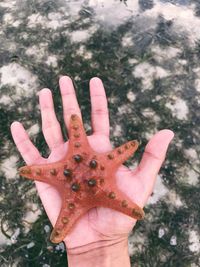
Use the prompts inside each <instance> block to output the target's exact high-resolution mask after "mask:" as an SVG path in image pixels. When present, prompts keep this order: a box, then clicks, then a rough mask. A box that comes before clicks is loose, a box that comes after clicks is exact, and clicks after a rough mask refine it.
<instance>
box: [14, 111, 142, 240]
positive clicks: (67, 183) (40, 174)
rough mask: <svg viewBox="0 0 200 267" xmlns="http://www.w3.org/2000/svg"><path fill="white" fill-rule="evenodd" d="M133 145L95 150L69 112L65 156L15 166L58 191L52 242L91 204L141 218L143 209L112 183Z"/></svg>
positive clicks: (134, 142)
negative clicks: (59, 208) (67, 142)
mask: <svg viewBox="0 0 200 267" xmlns="http://www.w3.org/2000/svg"><path fill="white" fill-rule="evenodd" d="M137 148H138V142H137V141H135V140H134V141H130V142H127V143H126V144H124V145H122V146H120V147H118V148H115V149H114V150H112V151H111V152H109V153H101V154H100V153H97V152H95V151H94V150H93V149H92V148H91V147H90V145H89V143H88V140H87V135H86V133H85V130H84V127H83V124H82V121H81V119H80V118H79V117H78V116H77V115H75V114H73V115H72V116H71V118H70V126H69V147H68V151H67V154H66V156H65V157H64V158H63V159H62V160H60V161H57V162H55V163H49V164H44V165H31V166H24V167H21V168H20V169H19V173H20V175H22V176H25V177H26V178H28V179H32V180H37V181H41V182H45V183H48V184H51V185H53V186H55V187H56V188H57V189H58V190H59V192H61V194H62V207H61V211H60V214H59V216H58V219H57V222H56V224H55V226H54V229H53V232H52V234H51V237H50V239H51V241H52V242H53V243H59V242H61V241H62V240H63V239H64V238H65V236H66V235H67V234H68V233H69V231H70V230H71V229H72V227H73V225H74V224H75V223H76V221H77V220H78V219H79V218H80V217H81V216H82V215H83V214H85V213H86V212H87V211H88V210H90V209H91V208H94V207H107V208H111V209H114V210H117V211H120V212H122V213H124V214H126V215H128V216H131V217H133V218H135V219H138V220H141V219H143V217H144V212H143V210H142V209H141V208H140V207H139V206H138V205H137V204H135V203H134V202H133V201H132V200H131V199H130V198H128V197H127V196H126V195H125V194H124V193H123V192H121V191H120V190H119V189H118V187H117V185H116V182H115V180H116V178H115V173H116V171H117V168H118V167H119V166H120V165H121V164H122V163H123V162H124V161H126V160H127V159H128V158H129V157H130V156H131V155H132V154H133V153H134V152H135V151H136V150H137Z"/></svg>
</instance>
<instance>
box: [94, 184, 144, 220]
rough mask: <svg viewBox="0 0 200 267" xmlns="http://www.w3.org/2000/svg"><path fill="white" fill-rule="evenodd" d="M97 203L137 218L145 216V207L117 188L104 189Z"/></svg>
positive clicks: (140, 218)
mask: <svg viewBox="0 0 200 267" xmlns="http://www.w3.org/2000/svg"><path fill="white" fill-rule="evenodd" d="M96 203H97V205H98V206H101V207H106V208H111V209H114V210H117V211H120V212H122V213H124V214H126V215H128V216H130V217H132V218H134V219H137V220H142V219H143V218H144V211H143V209H142V208H140V207H139V206H138V205H137V204H136V203H134V202H133V201H132V200H131V199H130V198H129V197H127V196H126V195H125V194H124V193H123V192H121V191H119V190H117V189H116V188H113V190H110V191H102V192H101V196H100V197H98V200H97V202H96Z"/></svg>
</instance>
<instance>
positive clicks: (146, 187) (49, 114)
mask: <svg viewBox="0 0 200 267" xmlns="http://www.w3.org/2000/svg"><path fill="white" fill-rule="evenodd" d="M59 84H60V91H61V96H62V103H63V116H64V121H65V125H66V127H67V128H68V126H69V119H70V116H71V114H78V115H79V116H81V112H80V108H79V105H78V103H77V99H76V95H75V91H74V87H73V83H72V81H71V79H70V78H69V77H68V76H62V77H61V78H60V80H59ZM90 95H91V106H92V110H91V112H92V128H93V134H92V135H91V136H88V141H89V143H90V145H91V147H92V148H93V149H94V150H95V151H97V152H100V153H101V152H108V151H110V150H112V146H111V143H110V140H109V116H108V107H107V100H106V95H105V90H104V87H103V84H102V82H101V80H100V79H99V78H92V79H91V80H90ZM39 102H40V108H41V116H42V130H43V134H44V138H45V140H46V142H47V144H48V146H49V148H50V151H51V153H50V155H49V157H48V158H47V159H46V158H43V157H42V156H41V155H40V153H39V151H38V150H37V148H36V147H35V146H34V145H33V144H32V142H31V141H30V139H29V137H28V134H27V133H26V131H25V129H24V128H23V126H22V124H21V123H19V122H13V123H12V124H11V133H12V136H13V139H14V141H15V144H16V146H17V148H18V150H19V152H20V153H21V155H22V157H23V159H24V160H25V162H26V163H27V164H28V165H31V164H45V163H52V162H56V161H58V160H60V159H62V158H63V157H64V155H65V154H66V152H67V149H68V142H66V141H64V140H63V136H62V133H61V127H60V124H59V123H58V121H57V118H56V115H55V111H54V105H53V98H52V94H51V91H50V90H49V89H47V88H44V89H42V90H41V91H40V92H39ZM172 138H173V132H172V131H170V130H161V131H159V132H158V133H157V134H156V135H155V136H154V137H153V138H152V139H151V140H150V141H149V143H148V144H147V146H146V148H145V152H144V154H143V157H142V160H141V162H140V164H139V165H138V167H137V168H136V169H135V170H134V171H131V170H129V169H128V168H126V167H125V166H123V165H122V166H121V167H120V168H119V169H118V171H117V173H116V179H117V185H118V186H119V188H120V190H121V191H123V192H124V193H125V194H126V195H127V196H129V198H131V199H132V200H133V201H134V202H135V203H137V204H138V205H139V206H141V207H143V206H144V205H145V203H146V201H147V199H148V197H149V196H150V195H151V193H152V190H153V186H154V183H155V179H156V176H157V174H158V171H159V169H160V167H161V165H162V162H163V160H164V158H165V154H166V151H167V148H168V145H169V142H170V141H171V139H172ZM35 183H36V187H37V190H38V193H39V195H40V198H41V201H42V203H43V205H44V208H45V210H46V212H47V215H48V217H49V219H50V221H51V223H52V225H54V224H55V223H56V220H57V218H58V215H59V212H60V209H61V197H60V193H59V192H58V191H57V190H56V189H55V188H54V187H52V186H50V185H48V184H45V183H42V182H35ZM135 222H136V220H134V219H132V218H130V217H128V216H126V215H124V214H122V213H120V212H117V211H115V210H112V209H109V208H103V207H98V208H93V209H91V210H90V211H89V212H88V213H87V214H85V215H84V216H83V217H82V218H81V219H80V220H79V221H78V222H77V223H76V225H75V226H74V228H73V229H72V231H71V232H70V234H69V235H67V237H66V238H65V240H64V241H65V243H66V246H67V248H68V249H73V248H75V247H80V246H84V245H88V244H92V243H95V242H98V241H102V240H119V239H121V238H124V237H127V236H128V233H129V232H130V230H131V229H132V227H133V226H134V224H135Z"/></svg>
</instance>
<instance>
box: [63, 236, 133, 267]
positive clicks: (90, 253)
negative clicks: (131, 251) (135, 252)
mask: <svg viewBox="0 0 200 267" xmlns="http://www.w3.org/2000/svg"><path fill="white" fill-rule="evenodd" d="M67 256H68V266H69V267H94V266H95V267H99V266H101V267H115V266H116V267H119V266H123V267H130V266H131V265H130V258H129V255H128V240H123V241H121V240H120V241H100V242H98V243H96V244H91V245H88V246H87V247H85V248H78V249H77V248H76V249H72V250H70V249H69V250H67Z"/></svg>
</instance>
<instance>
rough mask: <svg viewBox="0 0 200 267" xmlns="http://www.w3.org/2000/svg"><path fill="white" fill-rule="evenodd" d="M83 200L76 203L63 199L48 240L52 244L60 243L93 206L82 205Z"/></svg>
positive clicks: (66, 198) (72, 200)
mask: <svg viewBox="0 0 200 267" xmlns="http://www.w3.org/2000/svg"><path fill="white" fill-rule="evenodd" d="M83 203H84V200H82V201H81V202H80V201H77V200H75V199H74V198H71V199H70V198H69V197H66V195H65V197H64V199H63V205H62V208H61V211H60V214H59V216H58V219H57V221H56V224H55V226H54V229H53V231H52V233H51V236H50V240H51V242H53V243H60V242H62V241H63V239H64V238H65V237H66V235H67V234H68V233H69V232H70V231H71V229H72V228H73V227H74V224H75V223H76V222H77V221H78V219H79V218H80V217H82V216H83V215H84V214H86V213H87V211H88V210H89V209H91V208H92V207H93V206H92V205H89V204H87V203H84V204H83Z"/></svg>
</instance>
